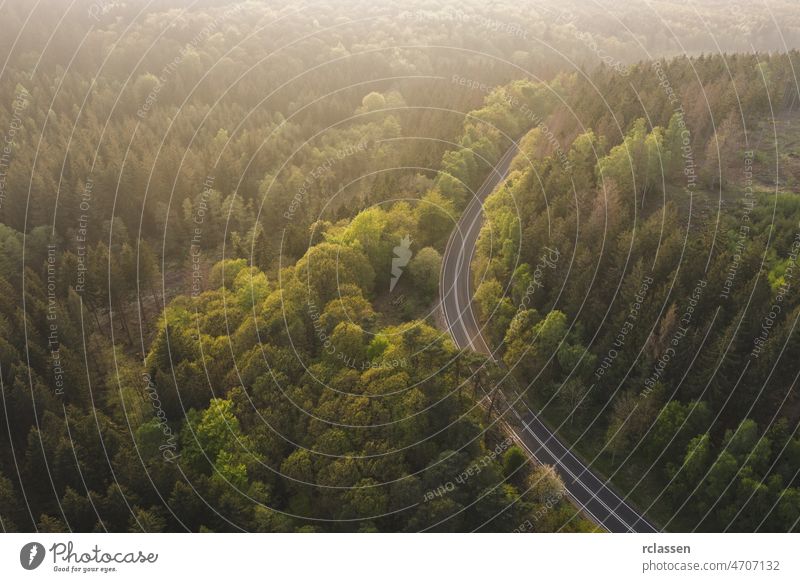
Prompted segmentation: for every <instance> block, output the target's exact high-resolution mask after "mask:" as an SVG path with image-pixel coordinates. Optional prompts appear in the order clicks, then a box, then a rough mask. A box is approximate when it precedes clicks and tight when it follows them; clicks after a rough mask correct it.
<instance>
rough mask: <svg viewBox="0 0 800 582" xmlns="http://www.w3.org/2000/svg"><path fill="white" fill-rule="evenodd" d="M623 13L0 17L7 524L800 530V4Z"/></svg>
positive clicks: (2, 486)
mask: <svg viewBox="0 0 800 582" xmlns="http://www.w3.org/2000/svg"><path fill="white" fill-rule="evenodd" d="M616 4H619V3H611V2H606V1H598V2H549V1H547V2H537V3H536V5H535V6H534V5H529V4H528V3H524V2H523V3H520V2H515V3H512V2H505V1H503V2H492V3H490V4H488V5H487V4H485V3H483V2H478V1H477V0H470V1H467V2H459V3H452V4H448V3H445V4H443V3H442V2H433V1H419V2H395V1H386V2H366V1H362V0H353V1H350V2H345V3H339V2H333V1H331V2H311V3H307V4H305V3H297V4H291V3H290V4H284V3H272V2H266V3H264V2H255V1H253V0H250V1H246V2H227V1H216V0H214V1H212V0H207V1H203V0H198V1H196V2H185V1H179V0H154V1H152V2H144V1H142V2H135V1H126V2H118V1H113V2H112V1H106V0H94V1H90V0H76V1H75V2H73V3H71V4H70V5H69V6H67V5H66V4H65V3H63V2H60V1H57V0H42V1H41V2H37V3H31V2H28V1H25V0H9V1H7V2H5V3H4V4H3V5H2V6H0V27H2V30H3V33H4V34H2V35H0V56H2V58H3V62H4V65H3V68H2V69H0V131H2V132H3V142H2V143H0V264H1V265H2V268H0V390H2V401H0V404H1V405H2V409H3V414H0V434H2V435H3V436H2V439H3V441H2V442H3V445H2V447H0V526H1V527H2V529H3V530H4V531H34V530H35V531H184V530H186V531H265V532H267V531H269V532H272V531H365V532H366V531H421V530H424V531H473V530H478V531H506V532H507V531H594V530H595V529H597V526H596V524H594V523H593V522H592V521H591V520H590V519H589V516H587V515H585V514H584V512H582V511H581V510H580V508H578V507H576V505H574V504H573V503H571V502H570V499H569V497H568V496H567V495H565V487H564V483H563V482H562V481H561V479H560V478H559V476H558V475H557V474H556V472H555V471H554V470H553V469H552V468H551V467H548V466H545V465H540V464H536V463H534V462H533V460H532V459H531V457H530V455H528V454H527V453H526V452H525V451H523V450H522V448H521V447H520V446H519V443H517V442H516V441H515V440H514V439H513V438H512V436H513V435H511V434H510V433H509V430H508V424H507V423H508V422H511V421H510V420H509V419H508V418H507V415H506V414H504V412H503V411H504V408H503V407H504V406H506V407H507V409H508V410H514V409H519V410H523V409H524V410H537V411H541V413H542V417H543V418H544V419H546V420H547V421H548V422H549V423H550V424H551V425H552V426H554V427H557V430H558V431H559V434H562V435H563V436H564V438H565V439H567V440H568V441H569V442H570V444H571V445H572V446H573V447H574V450H576V451H577V452H578V453H579V454H581V455H582V456H583V457H584V458H586V459H588V460H589V461H590V462H591V464H592V466H593V467H596V468H597V469H598V471H599V472H601V473H602V474H604V475H606V476H607V477H609V478H610V479H611V480H612V482H613V483H614V484H615V485H616V487H617V488H618V489H619V490H620V491H621V492H623V493H624V495H625V496H626V497H628V498H629V499H630V500H631V502H632V503H635V504H637V505H638V506H639V507H640V508H641V509H642V510H643V511H645V512H646V513H647V514H648V516H649V517H650V518H651V519H653V520H654V521H655V522H657V523H659V525H660V526H661V527H664V528H666V529H674V530H690V529H700V530H709V531H719V530H725V529H731V530H740V531H754V530H770V531H793V530H797V529H798V523H799V522H800V479H799V478H798V473H800V436H798V433H797V428H798V425H799V423H800V401H798V399H797V396H796V381H797V375H798V372H799V371H800V370H799V369H798V363H797V362H798V361H800V357H798V356H800V353H798V350H800V344H798V342H797V335H796V333H797V332H796V329H795V327H796V323H797V319H798V317H799V316H800V302H799V301H798V299H797V298H798V297H799V296H798V294H797V292H796V291H797V289H798V288H799V287H800V283H798V282H797V280H796V279H797V277H798V275H800V271H798V267H797V258H798V254H800V234H798V233H800V230H799V229H800V226H798V225H800V204H799V203H798V195H800V183H798V182H797V173H798V171H799V170H800V164H798V156H800V150H798V148H800V135H798V133H797V121H798V120H799V119H800V92H799V90H798V82H797V77H796V74H797V73H796V72H797V71H798V67H800V55H799V54H798V53H797V52H796V51H794V50H793V49H794V48H796V47H797V46H798V44H799V43H800V13H798V11H797V10H796V9H795V7H794V6H793V5H792V3H791V2H789V1H777V0H776V1H771V2H770V3H769V10H766V11H762V12H759V13H758V14H753V13H752V12H751V11H750V8H749V4H747V3H744V2H732V3H731V2H724V1H722V0H719V1H717V0H707V1H705V2H701V3H687V4H678V3H671V2H636V3H633V6H627V5H626V6H625V7H624V8H621V7H619V6H615V5H616ZM710 15H713V18H710V17H709V16H710ZM32 21H35V22H36V26H35V27H32V26H30V22H32ZM777 22H779V23H780V26H778V25H777ZM512 146H518V147H519V151H518V152H517V155H516V157H515V158H514V161H513V163H512V165H511V174H510V176H509V178H508V180H506V181H505V182H504V183H503V184H501V185H500V186H499V187H498V188H497V189H496V190H495V191H494V192H493V193H492V194H491V195H490V196H489V198H488V199H487V201H486V204H485V216H486V222H485V224H484V226H483V229H482V231H481V235H480V238H479V240H478V243H477V251H476V253H475V257H474V259H473V277H474V289H475V302H474V306H475V311H476V313H477V316H478V318H479V320H480V322H481V324H482V325H483V331H482V333H483V335H484V337H485V338H486V339H487V342H488V344H489V345H490V347H491V349H492V350H493V351H494V353H493V355H494V359H496V360H497V362H494V361H493V360H492V359H490V358H487V357H485V355H479V354H477V353H473V352H471V351H469V350H459V349H458V348H457V347H456V345H455V344H454V342H453V341H452V340H451V338H450V336H449V334H448V332H447V330H446V329H444V326H443V322H442V317H441V313H440V310H439V309H438V300H439V297H440V272H441V268H442V256H443V254H444V253H445V249H446V245H447V242H448V238H449V237H450V234H451V232H452V231H453V228H454V227H455V225H456V223H457V221H458V217H459V216H460V214H461V212H462V211H463V210H464V209H465V207H466V206H467V205H468V204H469V203H470V201H471V200H472V199H473V197H474V196H475V193H476V192H477V191H478V190H479V188H480V186H481V184H482V183H483V181H484V180H485V179H486V177H487V176H489V175H490V174H491V172H492V171H493V168H494V167H495V165H496V164H497V163H498V162H499V161H500V160H501V159H502V156H503V154H505V153H506V152H507V151H508V150H509V148H511V147H512ZM498 395H501V396H498Z"/></svg>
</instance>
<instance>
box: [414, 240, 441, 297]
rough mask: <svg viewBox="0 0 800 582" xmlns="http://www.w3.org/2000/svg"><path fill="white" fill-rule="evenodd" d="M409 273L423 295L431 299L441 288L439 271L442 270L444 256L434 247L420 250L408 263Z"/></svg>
mask: <svg viewBox="0 0 800 582" xmlns="http://www.w3.org/2000/svg"><path fill="white" fill-rule="evenodd" d="M408 269H409V274H410V275H411V277H412V279H413V280H414V285H415V287H417V288H418V289H419V290H420V291H421V293H422V296H423V297H425V298H428V299H430V298H431V297H433V296H435V295H436V292H437V291H438V290H439V272H440V271H441V270H442V256H441V255H440V254H439V251H437V250H436V249H434V248H432V247H425V248H424V249H422V250H420V251H419V252H418V253H417V254H416V256H414V257H413V258H412V259H411V262H410V263H409V264H408Z"/></svg>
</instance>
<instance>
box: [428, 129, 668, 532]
mask: <svg viewBox="0 0 800 582" xmlns="http://www.w3.org/2000/svg"><path fill="white" fill-rule="evenodd" d="M516 153H517V147H516V145H515V146H513V147H511V148H510V149H509V150H508V151H507V152H506V153H505V154H504V155H503V156H502V157H501V158H500V160H499V161H498V162H497V165H495V167H494V168H493V169H492V172H491V174H489V176H488V177H487V178H486V181H485V182H484V183H483V185H482V186H481V187H480V189H479V190H478V191H477V192H476V193H475V196H474V197H473V199H472V201H471V202H470V203H469V204H468V205H467V208H466V209H465V210H464V213H463V215H462V216H461V219H460V220H459V222H458V225H457V226H456V228H455V230H453V233H452V234H451V235H450V240H448V241H447V248H446V249H445V252H444V256H443V257H442V270H441V273H440V279H439V293H440V300H441V306H442V313H443V315H444V320H445V323H446V325H447V327H448V330H449V332H450V335H451V336H452V338H453V341H454V342H455V344H456V346H458V348H460V349H467V348H470V349H472V350H474V351H476V352H480V353H483V354H486V355H487V356H490V357H492V353H491V350H490V349H489V347H488V345H487V344H486V342H485V341H484V339H483V336H482V335H481V330H480V326H479V325H478V322H477V320H476V318H475V314H474V312H473V310H472V277H471V276H470V264H471V262H472V257H473V255H474V254H475V245H476V243H477V242H478V235H479V234H480V229H481V224H482V223H483V201H484V200H485V199H486V197H487V196H488V195H489V194H490V193H491V192H492V190H494V189H495V188H496V187H497V185H498V184H500V183H501V182H502V181H503V180H505V178H506V176H507V175H508V169H509V166H510V165H511V160H512V159H513V158H514V155H515V154H516ZM508 411H510V412H511V413H512V414H514V415H516V418H517V422H516V423H514V424H507V427H508V428H509V429H510V430H512V431H513V432H514V433H515V436H516V437H517V440H518V441H519V442H520V443H522V444H523V446H524V447H525V448H526V449H527V451H528V453H529V454H530V455H531V456H532V457H534V458H535V459H536V460H537V461H538V462H540V463H544V464H547V465H552V466H553V467H554V468H555V469H556V471H557V472H558V474H559V475H560V477H561V478H562V479H563V481H564V485H565V486H566V489H567V493H568V495H569V496H570V497H571V498H572V500H573V501H574V502H575V504H576V505H578V507H580V508H581V510H582V511H584V513H586V514H587V515H588V516H589V517H590V518H592V519H593V520H594V521H595V522H596V523H598V524H599V525H601V526H603V527H604V528H606V529H607V530H608V531H611V532H638V533H654V532H657V531H658V529H657V528H656V527H654V526H653V525H652V524H651V523H650V522H649V521H647V519H646V518H645V517H644V516H642V515H641V514H639V513H638V512H637V511H636V510H635V509H634V508H632V507H631V506H630V505H629V504H628V503H626V502H625V500H624V499H623V498H622V497H620V496H619V495H618V494H617V493H616V492H615V491H614V490H613V489H612V488H611V487H610V484H609V483H607V482H606V481H604V480H602V479H601V478H600V477H598V476H597V475H595V474H594V473H592V471H591V470H590V469H589V468H588V467H587V466H586V465H585V464H584V463H583V462H582V461H581V460H580V459H579V458H578V457H576V456H575V455H574V454H573V453H572V452H571V451H570V450H569V449H568V448H567V447H566V446H565V445H564V444H563V443H562V442H561V441H560V440H559V439H558V437H557V436H556V435H555V433H553V432H552V431H551V430H550V429H549V428H548V427H547V426H546V425H545V424H544V423H543V422H542V421H541V420H539V418H538V417H537V415H536V414H535V413H534V412H533V411H531V410H530V409H529V408H528V413H527V414H525V415H524V416H522V415H520V414H519V413H518V412H517V411H516V410H514V409H513V408H509V409H508ZM515 424H516V425H517V426H515Z"/></svg>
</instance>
